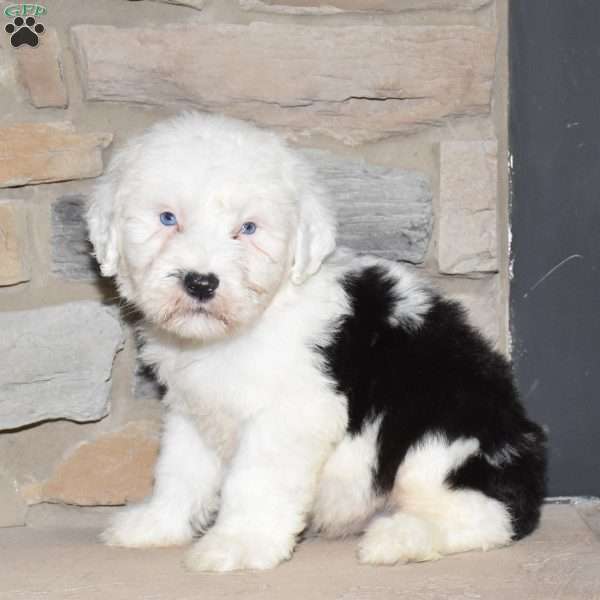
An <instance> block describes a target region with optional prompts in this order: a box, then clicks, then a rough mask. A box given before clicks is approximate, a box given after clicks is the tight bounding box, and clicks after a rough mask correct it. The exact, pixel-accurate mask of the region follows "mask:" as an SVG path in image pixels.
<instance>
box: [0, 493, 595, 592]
mask: <svg viewBox="0 0 600 600" xmlns="http://www.w3.org/2000/svg"><path fill="white" fill-rule="evenodd" d="M106 517H107V515H106V511H102V510H87V511H82V510H78V509H66V508H60V507H51V506H45V507H44V506H41V507H39V508H38V507H36V509H35V510H33V511H30V515H28V526H26V527H18V528H7V529H0V600H38V599H40V600H42V599H43V600H59V599H60V600H96V599H98V600H100V599H101V600H138V599H139V600H175V599H176V600H192V599H200V598H202V599H203V600H213V599H214V600H218V599H228V598H243V599H244V600H246V599H247V600H254V599H256V600H259V599H260V600H271V599H272V600H329V599H331V600H371V599H373V600H375V599H377V600H392V599H393V600H398V599H400V598H406V599H409V600H433V599H440V600H458V599H465V600H475V599H487V598H492V599H494V600H500V599H507V600H521V599H523V600H537V599H539V600H554V599H564V600H578V599H581V600H600V535H599V534H600V503H599V502H583V503H578V504H576V505H573V504H552V505H547V506H546V507H545V508H544V515H543V522H542V526H541V528H540V529H539V530H538V531H537V532H536V533H535V534H534V535H533V536H531V537H529V538H527V539H525V540H523V541H521V542H519V543H517V544H515V545H513V546H511V547H509V548H504V549H501V550H494V551H490V552H486V553H467V554H461V555H456V556H452V557H447V558H444V559H443V560H440V561H437V562H430V563H421V564H410V565H399V566H394V567H367V566H361V565H359V564H358V563H357V562H356V558H355V548H356V540H346V541H339V542H328V541H323V540H308V541H306V542H304V543H302V544H301V545H300V546H299V547H298V550H297V552H296V554H295V555H294V558H293V560H291V561H290V562H288V563H286V564H284V565H281V566H280V567H278V568H277V569H275V570H273V571H270V572H263V573H257V572H251V573H248V572H247V573H242V572H239V573H231V574H222V575H221V574H199V573H190V572H187V571H186V570H185V569H184V568H183V566H182V563H181V560H182V557H183V553H184V549H182V548H172V549H161V550H125V549H120V548H108V547H106V546H102V545H101V544H100V543H98V541H97V535H98V532H99V530H100V528H101V526H102V523H103V521H104V520H105V519H106Z"/></svg>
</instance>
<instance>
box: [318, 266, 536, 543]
mask: <svg viewBox="0 0 600 600" xmlns="http://www.w3.org/2000/svg"><path fill="white" fill-rule="evenodd" d="M395 283H396V281H395V279H394V278H393V277H392V276H391V275H390V274H389V273H388V272H387V271H386V270H385V269H384V268H382V267H369V268H366V269H364V270H363V271H360V272H357V273H353V274H351V275H350V276H348V277H347V278H346V279H345V280H344V281H343V286H344V289H345V291H346V293H347V294H348V296H349V298H350V301H351V311H350V314H348V315H347V316H345V317H344V318H343V319H341V321H340V322H339V324H338V327H337V329H336V334H335V336H334V338H333V340H332V342H331V343H330V344H329V345H328V346H327V347H325V348H319V351H320V352H321V353H322V355H323V356H324V358H325V361H326V365H327V368H328V371H329V374H330V375H331V377H332V379H333V380H334V381H335V382H336V386H337V389H338V391H340V392H342V393H343V394H345V396H346V397H347V399H348V412H349V424H348V430H349V432H350V433H351V434H354V435H355V434H357V433H359V432H360V431H361V429H362V428H363V426H364V425H365V424H367V423H368V422H370V421H372V420H373V419H374V418H377V417H381V425H380V430H379V437H378V457H377V458H378V460H377V467H376V472H375V484H376V487H377V491H378V492H379V493H386V492H388V491H389V490H390V489H391V488H392V486H393V484H394V479H395V477H396V472H397V470H398V467H399V465H400V463H401V462H402V460H403V459H404V456H405V455H406V452H407V451H408V449H409V448H410V447H411V446H413V445H414V444H415V443H416V442H418V441H419V440H420V439H421V438H423V436H424V435H426V434H428V433H440V434H443V435H445V436H446V437H447V439H448V441H449V442H452V441H454V440H456V439H457V438H460V437H475V438H476V439H478V440H479V443H480V451H481V454H479V455H477V456H474V457H471V458H470V459H469V460H468V461H467V462H466V463H465V464H464V465H462V466H461V467H460V468H459V469H457V470H456V471H455V472H453V473H451V474H450V475H449V476H448V480H447V483H448V485H449V486H450V487H453V488H471V489H475V490H479V491H482V492H483V493H485V494H487V495H488V496H490V497H492V498H495V499H497V500H500V501H501V502H503V503H504V504H505V505H506V506H507V508H508V510H509V511H510V514H511V515H512V518H513V529H514V537H515V538H516V539H518V538H520V537H523V536H524V535H527V534H528V533H530V532H531V531H532V530H533V529H534V528H535V526H536V525H537V523H538V520H539V508H540V504H541V502H542V500H543V498H544V494H545V436H544V433H543V431H542V430H541V428H540V427H538V426H537V425H536V424H534V423H532V422H531V421H529V420H528V419H527V417H526V415H525V412H524V409H523V407H522V405H521V403H520V402H519V399H518V395H517V391H516V388H515V386H514V383H513V379H512V373H511V368H510V365H509V363H508V362H507V361H506V359H505V358H504V357H503V356H502V355H500V354H499V353H498V352H496V351H494V350H493V349H492V348H491V346H490V344H489V343H488V342H487V341H486V340H485V339H484V338H483V337H482V335H481V334H480V333H479V332H478V331H476V330H475V329H474V328H473V327H471V326H470V325H469V324H468V323H467V320H466V318H465V314H464V311H463V309H462V307H461V306H460V305H459V304H457V303H456V302H453V301H450V300H447V299H444V298H442V297H440V296H438V295H432V298H431V307H430V309H429V310H428V312H427V313H426V314H425V316H424V321H423V323H422V325H421V326H420V327H417V328H415V327H412V326H410V325H408V323H404V324H403V323H402V322H401V323H400V324H399V325H395V324H391V322H390V320H389V317H390V316H391V315H392V314H393V312H394V308H395V306H396V303H397V301H398V300H400V298H398V297H396V295H395V291H394V286H395ZM507 448H511V449H512V450H513V455H512V456H510V459H509V460H506V461H498V464H497V465H496V466H494V465H493V464H490V462H489V461H488V460H486V458H485V457H484V456H483V455H488V456H492V457H493V456H495V455H496V456H497V455H498V454H496V453H501V452H502V451H503V450H506V449H507ZM499 455H500V456H501V454H499Z"/></svg>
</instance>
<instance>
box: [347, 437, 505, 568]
mask: <svg viewBox="0 0 600 600" xmlns="http://www.w3.org/2000/svg"><path fill="white" fill-rule="evenodd" d="M478 449H479V444H478V442H477V440H475V439H458V440H456V441H454V442H452V443H448V442H447V440H446V439H445V438H444V437H442V436H427V437H425V438H424V439H423V440H421V442H420V443H419V444H418V445H416V446H414V447H413V448H411V450H409V452H408V453H407V455H406V457H405V459H404V461H403V462H402V464H401V466H400V468H399V469H398V473H397V476H396V481H395V484H394V488H393V490H392V492H391V503H392V504H393V506H394V507H395V508H396V510H397V511H398V512H396V513H394V514H392V515H388V516H382V517H379V518H377V519H375V520H374V521H373V522H372V523H371V525H370V526H369V528H368V529H367V531H366V533H365V535H364V537H363V539H362V540H361V543H360V546H359V559H360V560H361V562H364V563H372V564H394V563H397V562H409V561H425V560H432V559H436V558H439V557H440V556H442V555H445V554H453V553H456V552H464V551H467V550H487V549H490V548H494V547H498V546H504V545H506V544H508V543H509V542H510V541H511V539H512V537H513V527H512V521H511V515H510V514H509V511H508V510H507V507H506V505H505V504H504V503H503V502H499V501H498V500H495V499H494V498H491V497H489V496H487V495H486V494H484V493H482V492H480V491H477V490H474V489H452V488H451V487H449V485H448V484H447V482H446V481H447V477H448V475H449V474H450V473H452V472H454V471H455V470H456V469H457V468H458V467H459V466H460V465H462V464H463V463H464V462H465V461H466V460H468V459H469V457H471V456H474V455H475V454H476V453H477V452H478Z"/></svg>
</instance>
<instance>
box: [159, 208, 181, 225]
mask: <svg viewBox="0 0 600 600" xmlns="http://www.w3.org/2000/svg"><path fill="white" fill-rule="evenodd" d="M160 222H161V223H162V224H163V225H166V226H167V227H172V226H173V225H177V217H176V216H175V215H174V214H173V213H172V212H169V211H168V210H167V211H165V212H161V213H160Z"/></svg>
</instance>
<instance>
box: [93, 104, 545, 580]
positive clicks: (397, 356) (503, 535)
mask: <svg viewBox="0 0 600 600" xmlns="http://www.w3.org/2000/svg"><path fill="white" fill-rule="evenodd" d="M158 173H160V176H159V175H158ZM248 190H251V193H250V192H249V191H248ZM165 208H167V209H168V210H169V211H172V212H173V214H176V215H178V217H180V218H181V227H179V225H180V224H179V223H178V228H177V230H175V229H173V228H171V229H169V230H168V231H167V230H165V228H164V227H163V228H161V226H160V225H159V224H158V214H159V212H160V211H161V210H165ZM248 219H252V220H253V222H254V221H255V222H256V223H257V224H258V227H257V233H256V235H253V236H252V237H251V238H250V237H248V236H245V237H244V236H240V234H239V226H240V224H241V223H243V222H244V220H248ZM88 223H89V226H90V235H91V239H92V242H93V244H94V247H95V250H96V256H97V257H98V260H99V262H100V263H101V267H102V271H103V273H104V274H105V275H109V276H112V275H116V277H117V283H118V285H119V288H120V290H121V293H122V294H123V296H124V297H125V298H126V299H127V300H128V301H129V302H130V303H131V304H133V305H135V306H136V307H138V308H140V310H141V311H142V313H143V314H144V315H145V317H146V324H145V331H144V337H145V338H146V344H145V346H144V350H143V355H144V356H143V358H144V360H145V361H146V362H147V363H148V364H152V365H154V367H155V369H156V373H157V375H158V377H159V379H160V381H161V382H162V383H163V384H165V385H166V386H167V388H168V392H167V395H166V397H165V405H166V407H167V414H166V417H165V425H164V431H163V437H162V442H161V453H160V457H159V460H158V463H157V466H156V472H155V475H156V481H155V489H154V492H153V495H152V497H151V498H150V499H148V500H147V501H146V502H145V503H143V504H141V505H138V506H134V507H131V508H127V509H126V510H125V511H124V512H122V513H121V514H119V515H118V516H117V517H116V519H114V521H113V523H112V524H111V526H110V527H109V528H108V529H107V530H106V531H105V533H104V534H103V537H104V540H105V541H106V542H107V543H109V544H114V545H124V546H132V547H144V546H161V545H170V544H183V543H187V542H190V541H191V540H192V538H193V537H194V535H195V534H197V533H201V534H202V537H201V538H200V539H199V540H198V541H197V542H196V543H195V545H194V546H193V547H192V549H191V550H190V552H189V554H188V556H187V561H186V562H187V565H188V566H189V567H190V568H192V569H197V570H216V571H227V570H233V569H266V568H270V567H273V566H275V565H276V564H278V563H279V562H281V561H282V560H286V559H288V558H290V557H291V555H292V552H293V549H294V546H295V544H296V541H297V539H298V537H299V536H300V535H301V534H302V533H303V532H304V531H307V530H308V531H313V532H319V533H320V534H322V535H326V536H343V535H350V534H361V533H362V534H363V535H362V538H361V540H360V542H359V551H358V556H359V559H360V560H361V561H362V562H365V563H376V564H393V563H398V562H406V561H421V560H429V559H433V558H437V557H439V556H441V555H444V554H451V553H455V552H462V551H466V550H474V549H488V548H493V547H498V546H502V545H505V544H508V543H509V542H510V541H511V540H516V539H519V538H521V537H523V536H525V535H527V534H528V533H530V532H531V531H532V530H533V529H534V528H535V527H536V525H537V523H538V520H539V511H540V505H541V502H542V500H543V497H544V473H545V449H544V448H545V438H544V434H543V432H542V430H541V429H540V428H539V427H538V426H537V425H535V424H534V423H532V422H531V421H530V420H528V419H527V417H526V416H525V413H524V410H523V407H522V406H521V404H520V403H519V400H518V397H517V392H516V389H515V386H514V384H513V380H512V376H511V372H510V366H509V364H508V363H507V361H506V360H505V359H504V358H503V357H502V356H501V355H500V354H499V353H497V352H495V351H494V350H493V349H492V348H491V347H490V345H489V344H488V342H487V341H485V340H484V339H483V337H482V336H481V334H480V333H478V332H477V331H476V330H475V329H474V328H473V327H471V326H470V325H469V324H468V322H467V319H466V316H465V313H464V311H463V309H462V308H461V307H460V306H459V305H458V304H457V303H455V302H452V301H450V300H447V299H445V298H443V297H442V296H441V295H440V294H439V293H438V292H436V291H435V290H433V289H432V288H431V287H430V286H429V285H428V284H426V283H425V282H424V281H422V280H421V279H420V278H419V277H417V276H416V275H415V274H414V273H413V272H412V271H409V270H408V269H406V268H405V267H403V266H401V265H400V264H397V263H393V262H390V261H386V260H383V259H378V258H375V257H368V256H366V257H365V256H358V255H356V254H355V253H353V252H351V251H347V250H336V251H333V239H334V221H333V218H332V216H331V213H330V211H329V209H328V208H327V198H326V194H325V193H324V192H323V190H322V188H321V187H320V185H319V183H318V182H317V181H316V179H315V177H314V175H313V174H312V171H311V169H310V168H309V167H308V165H306V164H305V163H304V162H303V161H302V159H300V158H299V157H298V156H297V155H296V154H295V153H294V152H293V151H292V150H291V149H289V148H287V147H286V146H285V144H284V143H283V142H282V141H281V140H280V139H279V138H278V137H277V136H274V135H273V134H270V133H268V132H264V131H260V130H258V129H256V128H254V127H252V126H250V125H248V124H244V123H241V122H239V121H235V120H231V119H225V118H222V117H210V116H205V115H198V114H188V115H184V116H182V117H179V118H177V119H174V120H172V121H168V122H166V123H163V124H159V125H158V126H155V127H154V128H153V129H151V130H150V131H149V132H148V133H147V134H145V135H144V136H142V137H140V138H138V139H136V140H134V141H132V142H131V143H130V145H129V146H128V147H126V148H125V149H124V150H122V151H121V152H120V153H119V154H117V156H116V157H115V158H114V159H113V161H112V164H111V168H110V169H109V173H108V174H107V175H106V176H105V178H104V179H103V181H102V182H101V184H100V185H99V186H98V188H97V191H96V194H95V196H94V199H93V202H92V204H91V206H90V210H89V213H88ZM188 272H199V273H211V274H214V275H215V278H218V279H219V280H220V281H221V284H220V285H219V287H218V289H217V291H216V294H215V295H214V298H212V297H211V300H210V301H208V302H207V301H203V302H202V303H200V304H199V303H198V302H196V300H194V298H190V297H189V295H190V294H189V293H186V291H185V290H184V289H183V288H184V286H183V285H182V280H183V279H184V275H183V274H185V273H188Z"/></svg>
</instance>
